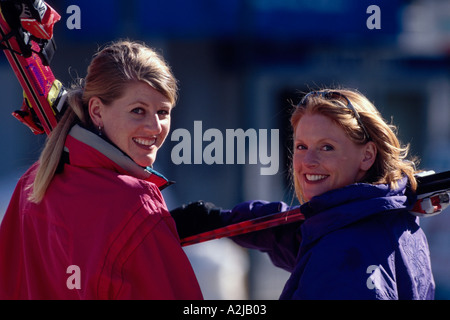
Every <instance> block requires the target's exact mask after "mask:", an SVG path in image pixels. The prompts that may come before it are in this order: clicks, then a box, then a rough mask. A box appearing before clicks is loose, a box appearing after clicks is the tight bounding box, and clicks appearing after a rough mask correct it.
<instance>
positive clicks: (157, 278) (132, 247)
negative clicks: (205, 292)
mask: <svg viewBox="0 0 450 320" xmlns="http://www.w3.org/2000/svg"><path fill="white" fill-rule="evenodd" d="M149 219H153V217H151V218H149ZM150 225H151V227H149V224H147V223H146V222H143V223H142V224H141V225H140V226H139V227H138V228H137V229H136V230H135V232H133V234H132V235H131V237H129V239H128V240H127V241H126V242H125V243H124V246H123V247H122V248H121V250H120V252H118V254H117V256H116V257H115V258H114V261H112V264H113V267H112V268H111V275H106V276H108V277H110V279H108V282H109V285H108V287H109V289H108V292H107V294H108V298H110V299H111V298H112V299H120V300H137V299H146V300H147V299H149V300H160V299H164V300H180V299H182V300H184V299H188V300H197V299H202V294H201V291H200V287H199V285H198V282H197V279H196V277H195V274H194V271H193V270H192V267H191V265H190V263H189V260H188V259H187V257H186V255H185V253H184V252H183V250H182V248H181V246H180V240H179V238H178V235H177V233H176V229H175V224H174V222H173V219H172V218H171V217H170V216H169V214H168V213H167V215H163V216H162V217H161V218H159V220H158V221H157V222H156V223H153V222H152V223H150ZM105 291H106V290H103V292H105Z"/></svg>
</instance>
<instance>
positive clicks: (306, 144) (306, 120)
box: [293, 114, 376, 201]
mask: <svg viewBox="0 0 450 320" xmlns="http://www.w3.org/2000/svg"><path fill="white" fill-rule="evenodd" d="M375 156H376V147H375V145H374V144H373V143H372V142H368V143H366V144H364V145H357V144H355V143H354V142H353V141H351V140H350V139H349V138H348V136H347V135H346V133H345V132H344V130H343V129H342V128H341V127H339V126H338V125H337V124H336V123H334V122H333V121H332V120H331V119H330V118H328V117H326V116H324V115H321V114H305V115H304V116H303V117H302V118H301V119H300V120H299V122H298V123H297V126H296V127H295V131H294V159H293V169H294V172H295V179H296V180H297V181H296V182H297V185H298V186H299V187H300V189H301V192H302V195H303V198H304V200H305V201H309V200H310V199H311V198H312V197H314V196H317V195H320V194H322V193H324V192H327V191H330V190H333V189H337V188H340V187H344V186H346V185H349V184H352V183H355V182H357V181H359V180H361V179H362V178H363V177H364V175H365V173H366V171H367V170H368V169H369V168H370V167H371V166H372V164H373V162H374V160H375Z"/></svg>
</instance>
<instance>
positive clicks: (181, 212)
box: [170, 200, 225, 239]
mask: <svg viewBox="0 0 450 320" xmlns="http://www.w3.org/2000/svg"><path fill="white" fill-rule="evenodd" d="M170 214H171V215H172V217H173V219H174V220H175V223H176V225H177V230H178V235H179V236H180V239H183V238H186V237H188V236H191V235H194V234H199V233H202V232H206V231H210V230H213V229H217V228H220V227H223V226H224V225H225V223H224V222H223V221H222V219H221V208H218V207H216V206H215V205H214V204H213V203H211V202H204V201H201V200H200V201H196V202H191V203H189V204H187V205H186V204H184V205H182V206H181V207H178V208H175V209H173V210H171V211H170Z"/></svg>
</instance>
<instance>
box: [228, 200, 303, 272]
mask: <svg viewBox="0 0 450 320" xmlns="http://www.w3.org/2000/svg"><path fill="white" fill-rule="evenodd" d="M286 210H289V207H288V205H287V204H285V203H284V202H267V201H260V200H256V201H248V202H243V203H240V204H238V205H237V206H235V207H234V208H233V209H232V210H230V211H228V212H222V215H223V219H224V221H226V224H227V225H228V224H232V223H236V222H240V221H245V220H250V219H255V218H258V217H263V216H266V215H269V214H273V213H277V212H281V211H286ZM300 224H301V222H295V223H291V224H287V225H282V226H278V227H273V228H269V229H265V230H261V231H255V232H251V233H247V234H243V235H239V236H235V237H233V238H232V239H233V241H235V242H236V243H238V244H239V245H241V246H243V247H245V248H249V249H257V250H259V251H262V252H266V253H267V254H268V255H269V257H270V259H271V261H272V263H273V264H274V265H275V266H277V267H280V268H282V269H284V270H287V271H289V272H291V271H292V270H293V268H294V266H295V260H296V258H297V253H298V249H299V246H300V241H301V235H300V233H299V230H298V229H299V226H300Z"/></svg>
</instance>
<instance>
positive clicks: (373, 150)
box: [360, 141, 377, 171]
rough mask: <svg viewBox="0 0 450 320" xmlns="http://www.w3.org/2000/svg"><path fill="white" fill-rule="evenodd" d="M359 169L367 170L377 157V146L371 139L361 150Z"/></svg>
mask: <svg viewBox="0 0 450 320" xmlns="http://www.w3.org/2000/svg"><path fill="white" fill-rule="evenodd" d="M362 153H363V154H362V160H361V164H360V168H361V170H364V171H368V170H369V169H370V168H371V167H372V165H373V164H374V163H375V159H376V157H377V146H376V145H375V143H374V142H373V141H369V142H367V143H366V144H365V145H364V147H363V150H362Z"/></svg>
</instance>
